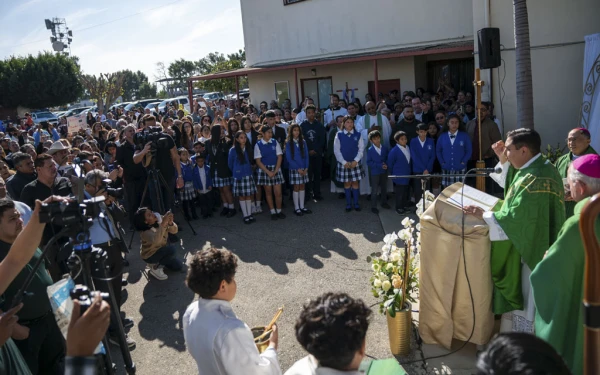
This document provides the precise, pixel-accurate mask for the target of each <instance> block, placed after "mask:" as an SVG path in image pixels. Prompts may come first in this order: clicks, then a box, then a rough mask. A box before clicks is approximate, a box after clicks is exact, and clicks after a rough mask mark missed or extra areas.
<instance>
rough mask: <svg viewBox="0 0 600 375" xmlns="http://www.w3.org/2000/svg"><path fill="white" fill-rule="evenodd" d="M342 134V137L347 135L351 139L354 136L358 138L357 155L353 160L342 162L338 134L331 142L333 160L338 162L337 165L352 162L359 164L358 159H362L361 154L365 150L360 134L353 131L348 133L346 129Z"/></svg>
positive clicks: (342, 157)
mask: <svg viewBox="0 0 600 375" xmlns="http://www.w3.org/2000/svg"><path fill="white" fill-rule="evenodd" d="M343 133H344V134H343V135H342V137H347V136H348V134H350V136H351V137H352V136H354V135H355V134H356V135H357V136H358V153H357V154H356V156H355V157H354V160H344V155H342V149H341V145H340V139H339V138H338V134H339V132H338V134H336V137H335V140H334V141H333V154H334V155H335V159H336V160H337V161H338V163H340V164H342V165H343V164H346V163H350V162H353V161H355V162H357V163H360V159H362V156H363V152H364V150H365V143H364V141H363V139H362V136H361V134H360V132H357V131H355V130H354V129H353V130H352V131H350V132H348V131H347V130H346V129H344V130H343Z"/></svg>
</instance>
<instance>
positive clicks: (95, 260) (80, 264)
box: [67, 233, 136, 374]
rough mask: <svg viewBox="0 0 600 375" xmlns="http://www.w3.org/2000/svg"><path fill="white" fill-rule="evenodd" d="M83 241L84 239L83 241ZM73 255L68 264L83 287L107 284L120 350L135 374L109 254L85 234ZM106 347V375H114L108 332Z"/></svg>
mask: <svg viewBox="0 0 600 375" xmlns="http://www.w3.org/2000/svg"><path fill="white" fill-rule="evenodd" d="M81 239H83V240H82V241H81ZM72 243H73V253H72V254H71V256H70V257H69V260H68V261H67V264H68V265H69V268H70V270H71V273H73V272H74V271H75V270H78V273H77V274H76V275H72V277H73V279H74V280H75V279H77V278H78V277H79V275H81V279H82V282H83V285H85V286H87V287H88V289H90V290H96V288H95V285H94V281H93V279H96V280H99V281H103V282H106V284H107V286H108V296H109V301H108V302H109V304H110V307H111V308H110V313H111V315H112V318H113V319H114V321H115V322H117V339H118V340H119V348H120V349H121V355H122V357H123V362H125V371H127V373H128V374H135V371H136V367H135V363H134V362H133V360H132V359H131V353H130V352H129V347H128V346H127V338H126V335H125V329H124V328H123V323H122V321H121V314H120V313H119V310H120V309H119V304H118V303H117V300H116V298H115V292H114V290H113V287H112V285H111V283H110V281H111V280H112V279H113V278H114V277H117V276H118V275H117V276H114V275H112V277H110V278H109V277H107V275H106V266H105V261H106V259H107V254H106V252H105V251H104V250H102V249H100V248H98V247H94V246H92V244H91V241H90V240H89V235H87V234H85V233H79V234H77V235H76V236H75V237H74V238H73V240H72ZM92 272H93V273H95V274H97V277H93V276H92ZM102 344H103V345H104V350H105V355H104V373H106V374H114V373H115V372H114V368H113V362H112V356H111V354H110V350H109V346H108V332H107V334H106V335H105V336H104V338H103V339H102Z"/></svg>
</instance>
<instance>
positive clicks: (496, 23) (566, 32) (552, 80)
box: [473, 0, 600, 146]
mask: <svg viewBox="0 0 600 375" xmlns="http://www.w3.org/2000/svg"><path fill="white" fill-rule="evenodd" d="M484 1H485V0H483V1H482V0H473V21H474V23H473V27H474V33H475V35H476V32H477V30H478V29H480V28H482V27H484V6H483V3H484ZM490 3H491V8H490V17H489V21H490V26H491V27H498V28H500V42H501V44H503V45H504V48H506V49H507V50H505V51H503V52H502V58H503V59H504V62H503V65H504V66H503V67H500V68H499V70H500V80H502V78H503V76H504V69H505V68H506V78H505V80H504V83H503V89H504V91H505V92H506V94H505V96H504V99H503V101H502V104H503V107H504V125H505V126H504V128H505V132H506V131H508V130H511V129H515V128H516V126H517V124H516V113H517V103H516V81H515V76H516V72H515V52H514V47H515V45H514V29H513V14H512V11H513V10H512V2H510V1H490ZM527 4H528V11H529V30H530V41H531V46H532V51H531V64H532V75H533V100H534V121H535V128H536V130H538V131H539V132H540V134H541V136H542V142H543V145H544V146H545V145H546V144H551V145H556V144H557V143H558V142H560V143H561V145H562V146H564V145H565V141H564V140H565V138H566V136H567V133H568V131H569V130H570V129H572V128H574V127H577V126H578V119H579V110H580V106H581V101H582V97H583V95H582V92H583V74H584V73H583V53H584V44H583V43H581V44H576V45H567V46H553V47H547V48H536V46H544V45H547V44H558V43H571V42H583V38H584V36H585V35H589V34H593V33H596V32H598V31H599V29H598V17H597V16H598V14H600V2H598V1H597V0H572V1H561V0H546V1H541V0H530V1H528V2H527ZM476 39H477V37H475V49H477V42H476ZM475 61H476V64H477V63H478V59H477V58H476V59H475ZM482 78H483V79H484V80H487V81H488V82H489V80H490V79H489V78H488V76H487V74H486V75H485V76H483V75H482ZM499 91H500V82H499V80H498V69H493V71H492V86H491V94H492V96H493V101H494V104H495V107H496V115H497V116H500V93H499Z"/></svg>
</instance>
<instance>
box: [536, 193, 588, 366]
mask: <svg viewBox="0 0 600 375" xmlns="http://www.w3.org/2000/svg"><path fill="white" fill-rule="evenodd" d="M588 201H589V198H586V199H584V200H582V201H581V202H579V203H577V205H576V206H575V213H574V215H573V216H572V217H570V218H569V219H567V221H566V222H565V224H564V225H563V227H562V229H561V230H560V233H559V234H558V239H557V240H556V242H555V243H554V245H552V246H551V247H550V249H549V250H548V254H547V255H546V257H545V258H544V259H543V260H542V261H541V262H540V263H539V264H538V265H537V267H536V268H535V270H533V272H532V273H531V276H530V280H531V288H532V290H533V299H534V301H535V308H536V312H535V334H536V336H538V337H539V338H541V339H544V340H545V341H546V342H548V343H549V344H550V345H552V347H554V349H556V351H557V352H558V353H559V354H560V355H561V356H562V357H563V359H564V360H565V363H566V364H567V365H568V366H569V368H570V369H571V372H572V373H573V374H583V310H582V300H583V273H584V266H585V250H584V248H583V240H582V239H581V233H580V232H579V215H580V214H581V210H582V209H583V207H584V206H585V205H586V203H587V202H588ZM596 236H598V237H599V238H600V221H596Z"/></svg>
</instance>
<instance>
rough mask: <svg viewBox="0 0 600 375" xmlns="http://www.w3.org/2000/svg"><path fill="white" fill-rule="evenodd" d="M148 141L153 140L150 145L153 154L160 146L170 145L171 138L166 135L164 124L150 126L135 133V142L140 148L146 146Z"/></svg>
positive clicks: (163, 147)
mask: <svg viewBox="0 0 600 375" xmlns="http://www.w3.org/2000/svg"><path fill="white" fill-rule="evenodd" d="M148 142H152V145H151V146H150V152H152V154H155V153H156V150H158V149H159V148H160V149H165V148H168V147H169V140H168V139H167V137H165V134H164V133H163V128H162V126H150V127H148V128H146V129H144V130H142V131H141V132H139V133H135V134H134V135H133V143H134V144H135V145H136V146H137V147H139V148H144V146H146V143H148Z"/></svg>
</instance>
